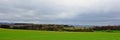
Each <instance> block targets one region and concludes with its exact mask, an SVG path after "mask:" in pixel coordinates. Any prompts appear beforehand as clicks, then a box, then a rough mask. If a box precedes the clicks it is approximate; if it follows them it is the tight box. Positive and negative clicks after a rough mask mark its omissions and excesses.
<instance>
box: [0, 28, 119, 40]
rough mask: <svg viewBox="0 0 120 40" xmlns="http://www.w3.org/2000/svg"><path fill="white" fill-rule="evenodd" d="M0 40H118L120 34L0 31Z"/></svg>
mask: <svg viewBox="0 0 120 40" xmlns="http://www.w3.org/2000/svg"><path fill="white" fill-rule="evenodd" d="M0 40H120V32H116V33H114V32H54V31H35V30H12V29H0Z"/></svg>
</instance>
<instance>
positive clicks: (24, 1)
mask: <svg viewBox="0 0 120 40" xmlns="http://www.w3.org/2000/svg"><path fill="white" fill-rule="evenodd" d="M0 22H24V23H40V24H81V25H110V24H120V0H0Z"/></svg>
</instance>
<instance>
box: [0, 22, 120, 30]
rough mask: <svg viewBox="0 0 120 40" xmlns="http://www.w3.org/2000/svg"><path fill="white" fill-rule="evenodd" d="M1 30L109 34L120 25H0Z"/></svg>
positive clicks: (119, 27)
mask: <svg viewBox="0 0 120 40" xmlns="http://www.w3.org/2000/svg"><path fill="white" fill-rule="evenodd" d="M0 28H8V29H24V30H45V31H68V32H94V31H97V30H104V31H107V32H111V30H120V25H114V26H92V27H75V26H73V25H57V24H30V23H15V24H0Z"/></svg>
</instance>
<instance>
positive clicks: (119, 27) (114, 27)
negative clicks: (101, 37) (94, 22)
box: [93, 25, 120, 30]
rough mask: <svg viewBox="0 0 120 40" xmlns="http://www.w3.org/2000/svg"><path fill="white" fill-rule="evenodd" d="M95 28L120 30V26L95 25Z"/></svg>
mask: <svg viewBox="0 0 120 40" xmlns="http://www.w3.org/2000/svg"><path fill="white" fill-rule="evenodd" d="M93 29H94V30H120V26H119V25H116V26H95V27H93Z"/></svg>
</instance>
